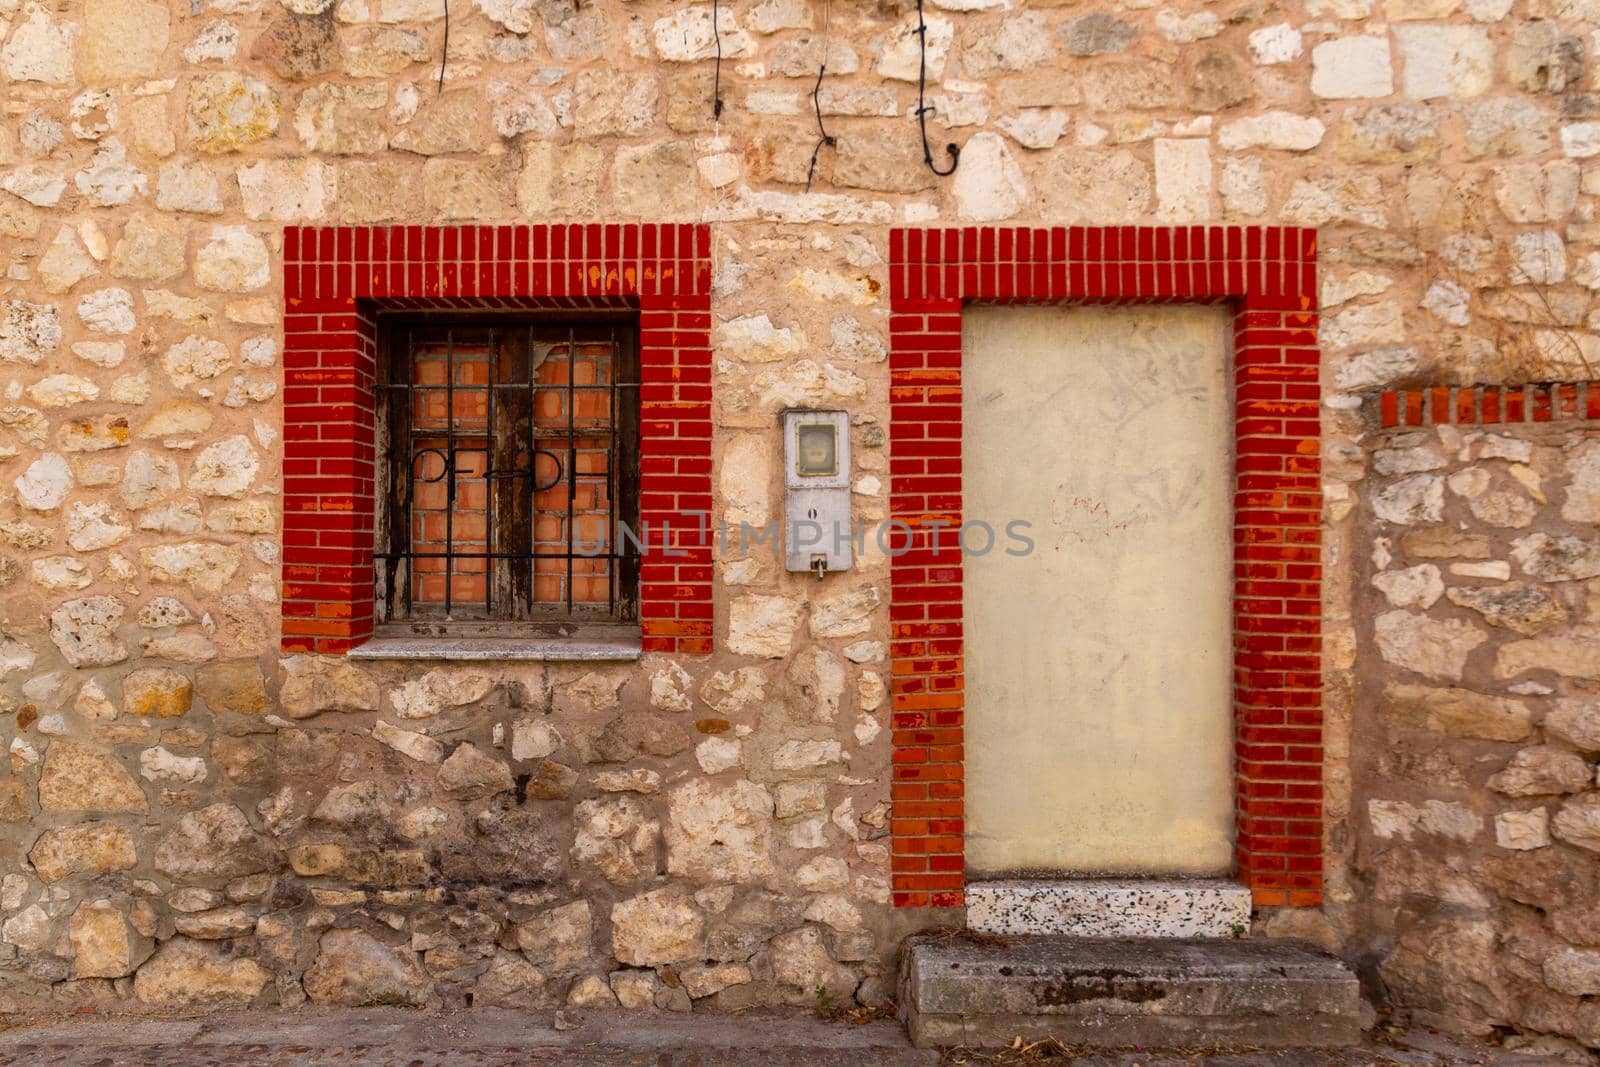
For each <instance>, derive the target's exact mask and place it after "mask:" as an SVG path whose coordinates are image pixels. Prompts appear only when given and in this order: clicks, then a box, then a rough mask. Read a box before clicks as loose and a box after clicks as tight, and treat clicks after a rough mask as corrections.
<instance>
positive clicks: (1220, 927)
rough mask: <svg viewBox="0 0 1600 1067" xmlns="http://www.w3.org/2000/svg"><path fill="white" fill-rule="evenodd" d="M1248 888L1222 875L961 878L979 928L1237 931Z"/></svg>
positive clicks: (1243, 923) (1185, 933)
mask: <svg viewBox="0 0 1600 1067" xmlns="http://www.w3.org/2000/svg"><path fill="white" fill-rule="evenodd" d="M1250 906H1251V905H1250V890H1249V889H1247V888H1246V887H1245V886H1243V885H1241V884H1240V883H1238V882H1235V881H1233V880H1231V879H1226V878H1170V879H1169V878H1060V879H1046V878H1037V879H1035V878H1012V879H1000V880H996V881H992V882H968V883H967V927H968V929H971V930H976V931H978V932H980V933H985V934H1000V935H1003V936H1023V935H1027V934H1064V935H1068V936H1072V937H1182V938H1189V937H1217V938H1229V937H1239V936H1241V933H1242V932H1243V933H1247V932H1248V931H1249V929H1250Z"/></svg>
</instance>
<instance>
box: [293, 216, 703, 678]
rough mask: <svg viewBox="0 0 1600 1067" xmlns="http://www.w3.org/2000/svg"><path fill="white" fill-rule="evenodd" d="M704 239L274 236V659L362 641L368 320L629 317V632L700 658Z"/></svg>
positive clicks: (533, 233) (375, 232)
mask: <svg viewBox="0 0 1600 1067" xmlns="http://www.w3.org/2000/svg"><path fill="white" fill-rule="evenodd" d="M710 253H711V235H710V231H709V230H707V229H706V228H705V227H703V226H693V225H668V224H653V223H643V224H627V225H573V226H451V227H437V226H340V227H309V226H307V227H300V226H290V227H287V228H285V231H284V267H283V271H284V464H283V468H284V487H283V492H284V520H283V526H284V529H283V643H282V647H283V650H284V651H285V652H317V653H325V654H339V653H343V652H346V651H348V650H350V649H351V648H354V647H356V646H357V645H360V644H361V643H362V642H364V641H366V640H367V639H368V638H369V637H371V635H372V627H373V592H374V590H373V562H372V553H373V546H374V516H375V513H376V506H375V503H376V502H375V498H374V494H375V491H376V467H375V461H376V455H375V449H376V444H375V440H376V402H375V399H374V388H373V387H374V383H375V382H376V380H377V372H378V362H377V361H378V359H379V353H378V351H377V315H378V313H379V312H381V311H385V310H454V311H470V310H516V309H532V310H539V309H553V310H573V309H579V310H581V309H621V310H631V311H636V312H637V313H638V316H639V376H640V397H639V437H640V439H639V466H640V475H639V525H640V533H641V535H642V536H643V535H647V536H645V538H644V540H645V546H644V556H643V558H642V560H641V561H640V568H639V575H640V586H641V588H640V606H639V615H640V628H641V630H642V632H643V641H644V647H645V649H646V650H647V651H652V652H677V653H688V654H694V653H706V652H710V651H711V642H712V637H711V634H712V611H711V603H712V601H711V539H710V534H709V526H708V524H707V522H706V520H705V516H706V515H707V514H708V513H709V512H710V510H711V258H710Z"/></svg>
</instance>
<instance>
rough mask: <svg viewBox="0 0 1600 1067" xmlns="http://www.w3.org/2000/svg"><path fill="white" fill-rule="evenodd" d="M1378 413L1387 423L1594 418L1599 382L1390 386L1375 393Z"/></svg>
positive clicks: (1599, 414) (1599, 404) (1598, 411)
mask: <svg viewBox="0 0 1600 1067" xmlns="http://www.w3.org/2000/svg"><path fill="white" fill-rule="evenodd" d="M1378 417H1379V419H1380V420H1381V421H1382V422H1383V425H1384V426H1385V427H1391V426H1501V425H1507V424H1513V423H1522V422H1560V421H1571V420H1573V419H1586V420H1597V419H1600V381H1584V382H1541V383H1539V384H1536V385H1458V386H1450V385H1438V386H1432V387H1428V388H1418V389H1390V390H1387V391H1386V392H1384V393H1381V394H1379V397H1378Z"/></svg>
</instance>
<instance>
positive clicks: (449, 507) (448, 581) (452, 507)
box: [444, 330, 456, 619]
mask: <svg viewBox="0 0 1600 1067" xmlns="http://www.w3.org/2000/svg"><path fill="white" fill-rule="evenodd" d="M444 373H445V379H444V384H445V391H444V396H445V401H444V425H445V431H446V432H447V433H449V434H450V437H449V443H450V447H449V449H448V450H447V452H446V455H447V458H448V459H449V467H450V473H449V481H448V482H446V483H445V484H446V487H447V488H446V490H445V500H444V553H445V555H444V617H445V618H447V619H448V618H449V617H450V609H451V603H450V600H451V596H452V594H454V592H455V584H456V583H455V562H454V560H453V559H452V558H451V553H452V551H454V549H455V543H456V526H455V515H456V444H455V428H456V332H455V331H454V330H446V331H445V332H444Z"/></svg>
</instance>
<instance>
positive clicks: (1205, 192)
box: [1155, 137, 1211, 222]
mask: <svg viewBox="0 0 1600 1067" xmlns="http://www.w3.org/2000/svg"><path fill="white" fill-rule="evenodd" d="M1155 159H1156V168H1155V170H1156V212H1155V217H1156V218H1157V219H1158V220H1160V221H1162V222H1202V221H1204V220H1206V219H1209V218H1211V145H1210V142H1208V141H1206V140H1203V139H1201V138H1183V139H1177V138H1165V137H1163V138H1157V139H1156V143H1155Z"/></svg>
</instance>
